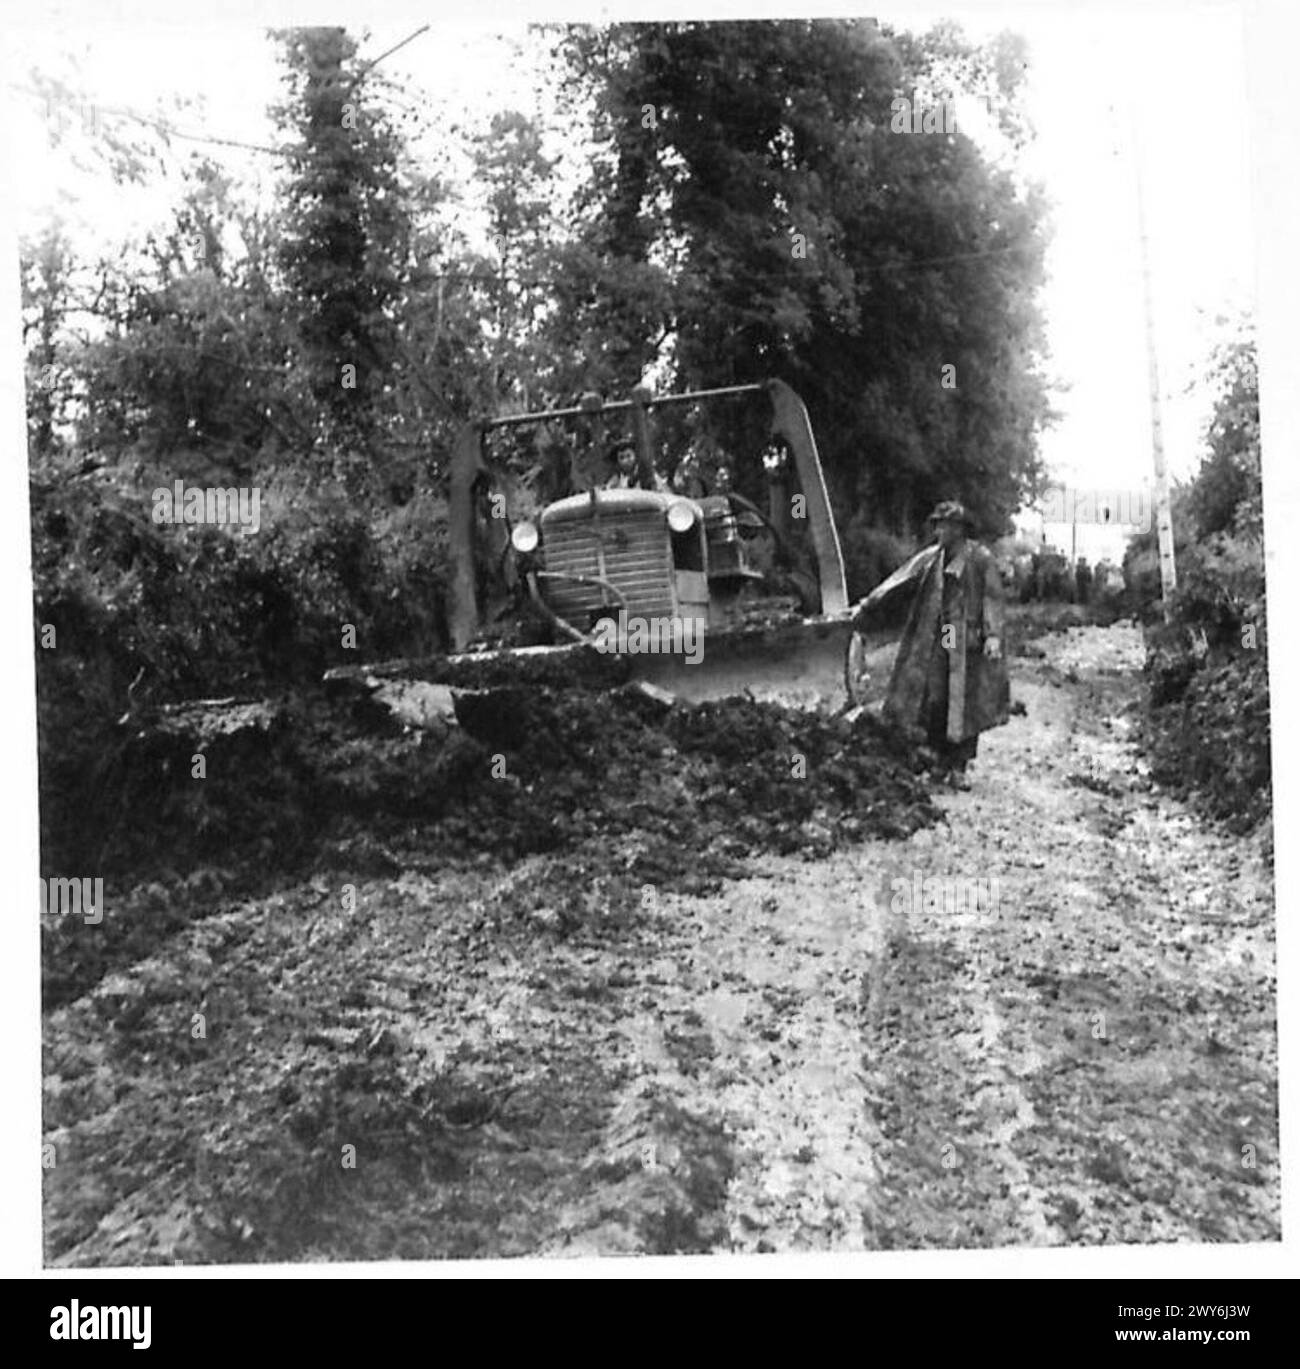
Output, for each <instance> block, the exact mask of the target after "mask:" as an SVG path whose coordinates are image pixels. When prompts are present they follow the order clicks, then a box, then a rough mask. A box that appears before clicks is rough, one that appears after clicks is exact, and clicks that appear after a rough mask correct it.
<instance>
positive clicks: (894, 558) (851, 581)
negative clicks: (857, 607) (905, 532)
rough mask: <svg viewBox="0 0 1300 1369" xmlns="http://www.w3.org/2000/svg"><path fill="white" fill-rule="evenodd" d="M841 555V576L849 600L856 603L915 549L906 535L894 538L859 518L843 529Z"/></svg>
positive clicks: (915, 546)
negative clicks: (845, 585)
mask: <svg viewBox="0 0 1300 1369" xmlns="http://www.w3.org/2000/svg"><path fill="white" fill-rule="evenodd" d="M840 550H841V551H842V552H843V555H844V575H845V579H846V580H847V582H848V589H849V600H850V602H856V601H857V600H859V599H862V598H864V597H865V596H866V595H868V594H870V593H871V591H872V590H873V589H875V587H876V586H877V585H878V584H879V583H880V582H881V581H882V580H883V579H885V577H886V576H888V575H891V574H893V572H894V571H896V570H897V569H898V567H899V566H901V565H902V564H903V562H904V561H906V560H907V559H908V557H909V556H913V555H914V554H915V553H916V551H917V550H918V548H917V545H916V543H915V542H914V541H912V540H911V539H909V538H904V537H896V536H895V535H894V534H893V533H892V532H886V531H885V530H884V529H883V528H876V527H872V526H871V525H870V524H869V523H868V522H867V521H866V519H865V518H862V517H858V518H855V519H853V521H852V522H850V523H849V525H848V527H847V528H845V529H844V532H843V535H842V537H841V539H840Z"/></svg>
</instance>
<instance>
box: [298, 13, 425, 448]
mask: <svg viewBox="0 0 1300 1369" xmlns="http://www.w3.org/2000/svg"><path fill="white" fill-rule="evenodd" d="M277 37H278V38H279V40H280V41H281V42H282V44H283V58H284V63H285V68H286V83H287V85H288V88H289V99H288V100H287V102H286V103H285V104H284V105H282V106H281V107H280V108H279V109H278V110H277V111H276V117H277V119H278V121H279V123H280V126H281V127H282V128H283V129H284V130H285V131H286V132H287V133H288V134H290V136H291V138H292V141H291V142H290V144H289V146H288V149H287V151H288V156H289V164H290V168H291V171H290V179H289V182H288V185H287V186H286V188H285V193H284V202H285V222H284V238H283V243H282V246H281V249H280V253H279V258H280V265H281V267H282V268H283V271H284V275H285V281H286V284H287V285H288V287H289V290H290V292H291V294H292V296H293V298H294V301H295V320H296V326H297V334H298V344H299V360H300V363H301V364H302V366H303V367H304V368H305V370H306V372H307V376H308V385H309V388H310V390H311V393H312V394H313V396H314V397H315V399H316V400H317V402H318V403H319V405H320V406H321V411H322V416H323V419H324V420H325V425H326V432H327V433H328V435H329V436H331V437H334V438H338V439H342V440H343V441H345V442H349V443H360V442H363V441H364V440H365V439H366V438H367V437H369V436H370V435H371V434H372V433H373V432H374V430H375V427H376V424H377V421H378V413H379V410H380V408H381V406H382V400H383V396H384V394H385V390H386V387H387V386H389V385H390V384H391V374H392V368H393V365H394V362H395V358H396V357H397V355H398V346H397V339H396V333H397V326H396V322H395V313H396V310H397V308H398V306H399V304H400V302H401V300H402V296H403V291H404V289H405V286H406V283H407V280H408V275H409V249H410V237H411V225H410V220H409V216H408V214H407V209H406V201H405V196H404V188H403V186H402V183H401V179H400V176H399V160H400V152H401V148H400V140H399V139H398V137H397V135H396V133H395V132H394V131H393V128H392V125H391V123H390V121H389V119H388V117H387V115H386V114H385V112H384V110H383V109H382V107H381V106H380V105H379V103H378V101H377V99H376V98H374V94H373V89H372V82H373V78H371V77H370V75H369V72H368V68H367V67H366V66H364V65H359V64H358V62H357V44H356V42H355V41H354V40H353V39H352V38H351V37H350V36H349V35H348V34H347V33H346V32H345V31H344V30H343V29H341V28H315V29H291V30H287V31H285V32H282V33H280V34H278V35H277Z"/></svg>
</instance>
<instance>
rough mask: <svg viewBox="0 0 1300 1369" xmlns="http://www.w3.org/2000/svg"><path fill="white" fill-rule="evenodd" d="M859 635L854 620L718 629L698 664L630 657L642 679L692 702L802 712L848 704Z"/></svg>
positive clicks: (681, 658) (678, 658)
mask: <svg viewBox="0 0 1300 1369" xmlns="http://www.w3.org/2000/svg"><path fill="white" fill-rule="evenodd" d="M852 635H853V628H852V623H851V621H850V619H849V618H848V616H847V615H844V616H837V617H821V618H803V619H798V620H795V621H792V622H784V623H779V624H765V625H761V626H747V627H736V628H716V629H713V630H711V631H709V632H706V633H705V634H704V643H703V651H702V652H701V653H699V660H698V661H695V662H692V661H691V659H690V658H689V657H688V656H686V655H684V654H682V653H672V654H665V655H649V654H644V655H633V656H628V657H626V659H627V661H628V663H629V665H630V668H631V672H632V677H633V679H635V680H639V681H644V682H645V683H647V684H650V685H653V686H655V687H657V688H659V689H663V690H667V691H668V692H669V693H671V694H673V695H674V696H675V697H676V698H678V699H681V700H682V701H684V702H686V703H701V702H704V701H705V700H709V699H723V698H727V697H729V696H732V695H741V694H749V695H751V696H752V697H753V698H756V699H766V700H771V701H773V702H779V703H784V704H789V705H794V706H798V707H801V708H817V707H830V708H836V707H839V706H840V705H842V704H844V703H846V702H847V701H848V700H847V693H846V687H845V656H846V653H847V651H848V646H849V641H850V638H851V637H852Z"/></svg>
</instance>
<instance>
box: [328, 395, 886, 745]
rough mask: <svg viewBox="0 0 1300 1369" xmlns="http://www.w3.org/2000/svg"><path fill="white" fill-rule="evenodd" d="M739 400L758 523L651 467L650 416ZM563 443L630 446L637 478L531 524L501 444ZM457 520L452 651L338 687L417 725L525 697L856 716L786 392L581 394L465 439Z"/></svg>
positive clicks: (459, 447)
mask: <svg viewBox="0 0 1300 1369" xmlns="http://www.w3.org/2000/svg"><path fill="white" fill-rule="evenodd" d="M737 401H743V402H745V403H747V404H759V405H763V406H765V407H766V410H767V416H768V425H767V426H768V433H769V439H770V440H769V444H768V446H767V447H766V448H765V449H764V450H765V453H766V454H767V455H766V462H767V464H768V475H769V494H770V497H769V501H768V503H769V507H768V509H767V510H766V511H764V510H763V509H761V508H759V507H758V506H757V505H756V504H754V503H752V502H751V501H749V500H748V499H746V498H745V497H744V496H742V495H740V494H739V493H736V492H734V491H732V490H730V489H729V488H727V489H715V490H714V491H713V492H711V493H705V492H703V491H702V490H700V489H695V490H692V491H690V492H687V491H685V490H683V489H681V488H676V489H675V488H672V487H671V486H670V485H669V483H668V481H667V480H666V479H665V478H664V476H663V475H662V474H661V473H660V472H659V470H658V469H657V468H656V464H655V456H656V452H657V451H658V450H659V448H658V444H657V441H656V435H655V415H656V413H657V412H658V411H660V410H663V409H665V408H667V407H669V406H679V405H689V406H695V408H696V411H697V412H698V411H699V409H700V408H701V407H703V406H708V405H711V404H716V403H722V402H737ZM557 425H561V426H563V425H572V426H574V427H576V428H577V429H578V430H579V431H580V432H581V433H583V434H585V437H586V445H587V448H588V450H589V451H594V452H595V453H597V455H598V454H599V452H600V449H601V448H602V446H603V445H604V444H603V434H604V433H605V432H606V431H608V430H609V429H610V428H611V427H615V428H620V429H621V430H622V431H628V430H629V429H630V433H631V440H630V441H628V442H625V443H623V444H621V446H622V450H623V452H624V454H625V455H626V454H627V453H629V452H630V453H631V454H634V457H635V461H634V463H633V462H632V461H631V460H630V459H628V460H627V461H626V464H627V466H628V467H629V470H628V471H627V473H626V475H625V476H624V477H623V478H616V479H615V480H614V481H604V482H602V481H601V480H600V479H599V471H598V468H597V470H596V471H594V472H593V469H592V464H591V462H590V461H588V462H587V465H586V473H585V475H581V476H579V477H578V478H577V479H576V480H575V481H573V482H571V483H579V484H580V485H581V487H580V488H578V489H577V490H575V491H572V492H569V493H565V494H564V495H562V497H558V498H555V499H553V500H550V501H549V502H546V503H544V504H543V505H542V506H541V507H540V509H539V510H537V511H536V512H535V514H534V516H527V515H524V516H520V515H519V513H518V510H517V509H516V510H512V509H511V500H510V498H509V497H508V481H507V480H506V472H505V469H504V462H503V461H502V460H500V459H499V458H498V457H497V455H496V454H495V452H494V447H495V445H496V441H498V440H499V439H500V438H501V437H502V436H503V435H506V434H510V433H511V432H512V430H518V429H528V428H530V427H531V428H533V429H538V428H545V429H546V430H547V431H554V430H555V428H556V426H557ZM660 454H661V455H662V453H660ZM574 469H575V471H576V470H577V469H578V467H577V466H575V467H574ZM611 484H617V486H618V487H616V488H611V487H609V486H610V485H611ZM448 519H449V529H448V546H449V556H450V561H451V567H452V573H451V579H450V586H449V593H448V600H447V606H446V607H447V622H448V628H449V635H450V638H451V643H452V651H451V653H450V654H448V655H446V656H442V657H437V658H432V659H429V660H424V661H397V662H390V663H387V664H385V665H375V666H360V667H344V668H339V669H336V670H333V671H331V672H330V673H329V675H328V676H327V680H328V681H333V682H335V683H337V682H340V681H348V682H351V683H353V684H358V683H360V684H364V686H365V687H366V688H367V689H369V690H371V691H379V692H380V693H381V695H382V696H384V701H385V702H386V703H387V704H388V706H389V707H391V708H393V709H394V710H395V711H397V712H399V713H402V714H403V715H404V716H407V718H408V720H410V721H419V718H420V715H421V713H422V712H423V711H424V710H426V709H429V708H432V709H433V710H434V711H435V712H436V711H437V710H438V709H440V708H442V709H445V708H446V707H447V706H448V700H449V698H450V695H449V691H451V690H453V689H462V690H463V689H490V688H493V687H495V686H503V685H514V684H520V683H523V684H528V683H536V684H540V685H556V686H574V685H591V686H593V687H599V688H606V687H616V686H619V685H625V684H636V685H638V686H639V687H641V688H643V689H645V690H647V691H650V692H659V693H661V694H663V695H664V696H671V697H672V698H676V699H681V700H684V701H686V702H689V703H693V702H700V701H703V700H706V699H714V698H720V697H726V696H728V695H735V694H749V695H751V696H752V697H755V698H774V699H777V700H780V701H781V702H784V703H793V704H799V705H802V706H810V705H812V706H831V707H835V706H840V707H844V706H850V705H852V704H854V703H857V702H860V700H861V698H862V695H863V690H864V687H865V681H866V676H867V671H866V665H865V661H866V654H867V646H868V644H867V643H866V641H865V640H864V639H863V638H862V637H861V636H860V635H859V634H858V633H856V632H855V630H854V628H853V622H852V610H851V607H850V604H849V601H848V593H847V588H846V585H845V577H844V560H843V555H842V553H841V549H840V543H839V537H838V534H837V532H836V528H835V521H834V518H833V515H832V511H831V506H830V500H829V497H828V495H827V491H826V483H825V479H824V477H823V473H822V467H821V461H820V458H819V456H818V452H817V444H816V440H815V438H814V436H813V432H812V427H811V424H810V421H809V418H808V412H807V409H806V407H805V406H804V404H803V401H802V400H801V399H800V398H799V396H798V395H797V394H796V393H795V391H794V390H793V389H792V388H791V387H790V386H789V385H787V384H786V383H785V382H783V381H781V380H775V379H773V380H767V381H762V382H757V383H753V384H747V385H734V386H727V387H722V388H717V389H709V390H695V391H685V392H680V393H673V394H664V395H660V396H655V395H654V394H653V393H652V392H651V390H650V389H649V388H648V387H646V386H638V387H636V388H635V389H634V390H632V391H631V393H630V394H629V396H628V398H626V399H622V400H613V401H605V400H603V399H601V398H600V397H599V396H597V395H594V394H590V395H584V396H583V397H582V399H581V401H580V402H579V403H578V404H577V405H576V406H572V407H568V408H555V409H546V410H539V411H536V412H530V413H517V414H507V415H502V416H499V417H495V418H490V419H485V420H476V421H471V422H470V423H467V424H466V425H465V426H464V428H463V429H462V430H461V432H460V433H459V435H458V437H457V440H456V443H455V446H454V449H453V454H452V461H451V468H450V482H449V500H448ZM796 522H799V528H800V532H801V533H802V535H801V536H798V535H796V534H795V532H794V524H795V523H796ZM760 546H761V547H762V549H763V551H764V553H765V554H764V555H763V556H762V557H756V555H755V549H756V548H757V547H760ZM759 561H761V562H762V564H759V563H758V562H759ZM485 568H486V572H485ZM494 587H495V589H496V592H494ZM501 590H504V593H501V592H500V591H501Z"/></svg>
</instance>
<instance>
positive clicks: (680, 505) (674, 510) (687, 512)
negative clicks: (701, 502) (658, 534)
mask: <svg viewBox="0 0 1300 1369" xmlns="http://www.w3.org/2000/svg"><path fill="white" fill-rule="evenodd" d="M694 522H695V510H694V509H693V508H692V507H691V506H690V505H689V504H688V503H687V502H686V500H684V499H679V500H678V501H677V503H675V504H669V506H668V526H669V527H670V528H671V529H672V530H673V531H674V532H688V531H689V530H690V526H691V524H692V523H694Z"/></svg>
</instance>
